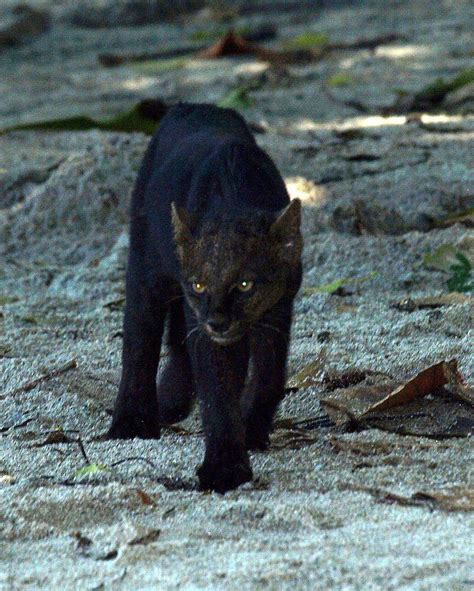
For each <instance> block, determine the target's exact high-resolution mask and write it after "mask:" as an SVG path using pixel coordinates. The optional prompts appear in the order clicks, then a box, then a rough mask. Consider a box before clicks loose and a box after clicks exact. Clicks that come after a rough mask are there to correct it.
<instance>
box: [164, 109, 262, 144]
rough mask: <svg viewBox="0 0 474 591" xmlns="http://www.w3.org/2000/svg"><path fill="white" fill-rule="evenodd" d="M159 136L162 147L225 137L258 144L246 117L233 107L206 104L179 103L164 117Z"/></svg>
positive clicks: (224, 138) (219, 139) (223, 138)
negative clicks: (188, 141)
mask: <svg viewBox="0 0 474 591" xmlns="http://www.w3.org/2000/svg"><path fill="white" fill-rule="evenodd" d="M157 135H158V136H159V139H160V144H161V146H162V147H163V148H164V149H166V147H167V146H168V147H169V149H170V150H174V149H175V148H176V146H177V143H178V144H180V145H183V144H184V143H186V141H187V140H189V139H191V140H192V139H194V138H196V139H197V136H199V138H200V140H201V142H202V141H205V138H206V137H207V138H208V141H209V142H211V143H212V142H215V143H219V142H220V141H223V140H226V139H230V138H232V139H234V140H235V141H240V142H249V143H251V144H254V143H255V140H254V138H253V135H252V133H251V132H250V130H249V128H248V126H247V124H246V122H245V120H244V119H243V117H241V115H239V114H238V113H237V112H236V111H234V110H232V109H224V108H222V107H217V106H215V105H210V104H205V103H179V104H178V105H174V106H173V107H171V108H170V109H169V111H168V112H167V114H166V115H165V117H163V119H162V121H161V124H160V127H159V129H158V132H157Z"/></svg>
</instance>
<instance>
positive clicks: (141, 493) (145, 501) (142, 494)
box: [136, 488, 155, 505]
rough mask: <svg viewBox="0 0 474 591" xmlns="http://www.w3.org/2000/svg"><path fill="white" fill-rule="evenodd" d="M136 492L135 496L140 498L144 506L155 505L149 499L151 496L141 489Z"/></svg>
mask: <svg viewBox="0 0 474 591" xmlns="http://www.w3.org/2000/svg"><path fill="white" fill-rule="evenodd" d="M136 490H137V495H138V496H139V497H140V501H141V502H142V503H143V504H144V505H154V504H155V501H154V500H153V499H152V498H151V496H150V495H149V494H148V493H147V492H145V491H144V490H142V489H141V488H137V489H136Z"/></svg>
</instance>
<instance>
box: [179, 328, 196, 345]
mask: <svg viewBox="0 0 474 591" xmlns="http://www.w3.org/2000/svg"><path fill="white" fill-rule="evenodd" d="M199 328H200V327H199V324H197V325H196V326H195V327H194V328H192V329H191V330H190V331H189V332H188V334H187V335H186V336H185V337H184V339H183V341H182V343H181V344H182V345H184V343H185V342H186V341H187V340H188V339H189V337H190V336H191V335H192V334H193V333H194V332H196V331H197V330H199Z"/></svg>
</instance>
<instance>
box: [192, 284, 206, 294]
mask: <svg viewBox="0 0 474 591" xmlns="http://www.w3.org/2000/svg"><path fill="white" fill-rule="evenodd" d="M193 291H194V292H195V293H204V292H205V291H206V286H205V285H204V283H200V282H199V281H193Z"/></svg>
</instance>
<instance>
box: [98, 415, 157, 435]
mask: <svg viewBox="0 0 474 591" xmlns="http://www.w3.org/2000/svg"><path fill="white" fill-rule="evenodd" d="M134 437H139V438H140V439H159V438H160V425H159V422H158V421H157V420H155V419H150V418H149V417H147V418H144V417H140V416H138V415H136V414H124V415H121V416H119V417H117V418H115V417H114V419H113V421H112V425H111V427H110V429H109V431H108V433H107V438H108V439H133V438H134Z"/></svg>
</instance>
